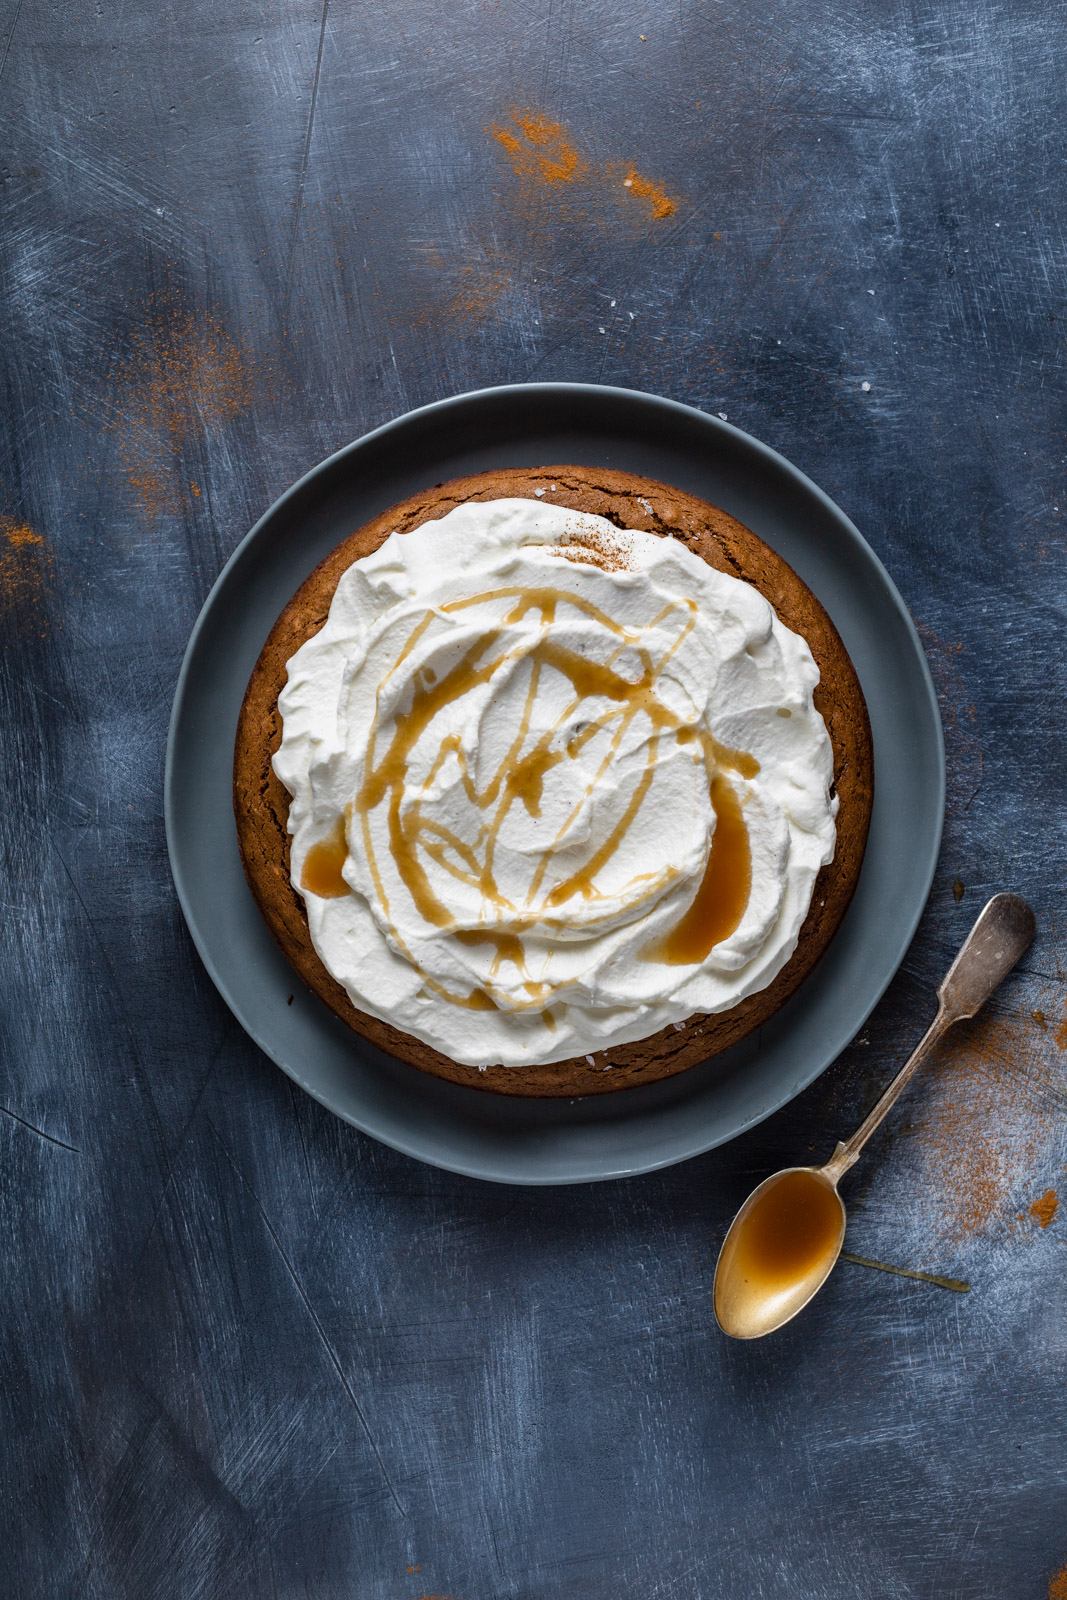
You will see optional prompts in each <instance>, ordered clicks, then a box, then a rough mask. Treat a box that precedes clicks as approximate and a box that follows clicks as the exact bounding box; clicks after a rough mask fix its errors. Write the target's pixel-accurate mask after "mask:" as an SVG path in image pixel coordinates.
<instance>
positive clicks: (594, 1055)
mask: <svg viewBox="0 0 1067 1600" xmlns="http://www.w3.org/2000/svg"><path fill="white" fill-rule="evenodd" d="M427 525H429V526H427ZM419 529H425V532H423V533H420V534H418V536H417V538H416V539H411V538H409V536H411V535H413V534H415V532H416V530H419ZM657 541H659V542H658V543H657ZM368 558H373V559H368ZM694 558H698V559H697V560H694ZM355 563H359V565H358V566H354V564H355ZM701 564H703V565H701ZM706 569H711V570H710V572H708V571H707V570H706ZM486 575H488V576H486ZM720 575H721V576H720ZM724 579H726V580H734V581H730V582H724V581H723V580H724ZM342 580H344V582H343V583H342ZM736 580H740V581H736ZM339 585H340V588H339ZM335 597H336V604H335ZM313 641H314V643H312V642H313ZM298 652H299V655H298ZM294 658H296V659H295V660H294ZM705 679H706V680H707V684H708V685H711V686H712V687H709V688H708V689H707V694H708V695H709V696H710V698H709V699H708V700H707V702H706V703H705V700H704V695H705ZM709 706H710V707H712V710H711V711H709V710H708V707H709ZM335 729H343V730H346V731H345V732H344V735H343V737H342V734H341V733H340V732H338V733H337V735H336V740H335V735H334V730H335ZM283 740H284V746H283ZM279 771H280V772H281V773H282V774H284V775H285V777H286V779H287V783H288V787H287V783H285V782H283V781H282V777H281V776H279ZM872 796H873V764H872V752H871V737H870V727H869V723H868V718H867V711H866V707H865V705H864V700H863V695H862V692H861V690H860V686H859V682H858V679H857V677H856V673H855V671H854V670H853V667H852V664H851V662H850V661H849V658H848V655H847V654H846V652H845V649H844V646H843V645H842V642H841V640H840V638H839V636H838V634H837V631H836V629H835V628H834V626H833V624H832V622H831V621H830V619H829V617H828V616H827V614H826V612H825V611H824V610H823V608H822V606H821V605H820V604H819V602H818V600H816V598H815V597H814V595H813V594H812V593H811V591H810V590H809V589H808V588H807V587H806V585H805V584H804V583H803V582H802V581H801V580H800V579H799V578H798V577H797V575H796V574H795V573H794V572H793V570H792V569H791V568H790V567H789V566H788V565H787V564H786V562H785V561H783V560H782V559H781V557H780V556H778V555H776V554H775V553H774V551H772V550H771V549H770V548H769V547H768V546H767V545H766V544H764V543H763V542H762V541H761V540H760V539H758V538H757V537H756V536H755V535H754V534H753V533H752V532H750V531H749V530H748V529H747V528H745V527H743V526H742V524H740V523H739V522H737V521H736V520H735V519H734V518H732V517H730V516H728V515H727V514H726V513H725V512H723V511H721V510H719V509H718V508H716V507H715V506H712V505H710V504H708V503H707V502H705V501H703V500H700V499H697V498H695V497H694V496H692V495H690V494H686V493H684V492H682V491H681V490H678V489H675V488H672V487H670V486H669V485H667V484H663V483H657V482H654V481H652V480H650V479H647V478H642V477H637V476H635V475H633V474H631V473H626V472H618V471H613V470H609V469H606V468H586V467H577V466H553V467H543V468H537V469H528V468H522V469H516V470H513V471H497V472H489V473H482V474H479V475H477V476H473V477H468V478H460V479H455V480H452V481H451V482H448V483H442V484H437V485H434V486H433V487H431V488H428V489H426V490H425V491H424V492H423V493H421V494H418V495H415V496H413V497H412V498H411V499H409V500H406V501H403V502H402V503H401V504H399V505H396V506H393V507H391V508H390V509H389V510H387V511H385V512H383V513H382V514H381V515H380V516H377V517H375V518H373V519H372V520H371V521H370V522H368V523H366V524H365V525H364V526H362V527H360V528H358V529H356V530H355V531H354V532H353V533H352V534H351V535H350V536H349V537H348V538H347V539H345V540H344V541H343V542H342V543H341V544H339V545H338V546H337V548H336V549H334V550H333V551H332V552H331V553H330V554H329V555H328V556H327V557H326V559H325V560H324V561H322V562H321V563H320V565H319V566H318V567H317V568H316V569H315V571H314V572H313V573H312V574H311V576H310V577H309V578H308V579H307V580H306V582H305V583H304V584H303V585H302V586H301V588H300V589H299V590H298V591H297V593H296V594H295V595H294V596H293V598H292V599H291V600H290V602H289V604H288V605H287V606H286V607H285V609H284V611H283V612H282V614H281V616H280V617H279V618H278V621H277V622H276V624H275V626H274V628H273V629H272V630H271V633H270V636H269V638H268V639H267V642H266V644H265V645H264V647H263V650H262V653H261V654H260V657H259V660H258V661H257V663H256V666H255V669H254V671H253V673H252V677H251V680H250V682H249V685H248V689H247V692H246V694H245V698H244V703H243V705H242V709H241V715H240V720H239V725H238V731H237V740H236V747H235V756H234V811H235V816H236V821H237V833H238V839H239V843H240V850H241V856H242V860H243V863H244V870H245V875H246V877H247V880H248V883H249V887H250V888H251V890H252V893H253V895H254V896H255V898H256V901H257V902H258V905H259V907H260V910H261V912H262V914H263V916H264V918H265V919H266V922H267V925H268V927H269V928H270V930H271V932H272V933H273V935H274V937H275V938H276V940H277V941H278V943H279V945H280V946H281V948H282V950H283V951H284V953H285V955H286V956H287V957H288V959H289V961H290V962H291V964H292V966H293V968H294V969H295V971H296V972H297V973H298V974H299V976H300V977H301V978H302V979H303V980H304V982H305V983H306V984H308V985H309V986H310V988H311V989H312V990H313V991H314V992H315V993H316V994H317V995H318V996H319V997H320V998H321V999H322V1000H323V1001H324V1002H325V1004H326V1005H328V1006H329V1007H330V1008H331V1009H332V1010H333V1011H334V1012H335V1013H336V1014H337V1015H338V1016H339V1017H341V1018H342V1019H343V1020H344V1021H345V1022H346V1023H348V1024H349V1025H350V1026H351V1027H352V1028H353V1029H355V1030H356V1032H358V1033H360V1034H362V1035H363V1036H364V1037H365V1038H367V1039H369V1040H370V1041H371V1042H372V1043H373V1044H375V1045H377V1046H378V1047H379V1048H381V1049H382V1050H384V1051H387V1052H388V1053H389V1054H390V1055H392V1056H394V1057H398V1058H399V1059H400V1060H402V1061H405V1062H408V1063H410V1064H411V1065H412V1066H414V1067H417V1068H420V1069H421V1070H423V1071H425V1072H430V1073H434V1074H436V1075H437V1076H438V1077H442V1078H447V1079H450V1080H451V1081H453V1082H455V1083H460V1084H465V1085H469V1086H470V1087H473V1088H477V1089H481V1090H488V1091H492V1092H496V1093H502V1094H512V1095H530V1096H543V1095H563V1096H578V1095H587V1094H603V1093H607V1092H610V1091H617V1090H620V1089H624V1088H630V1087H633V1086H636V1085H641V1084H648V1083H651V1082H653V1081H655V1080H656V1079H659V1078H665V1077H668V1076H670V1075H672V1074H674V1073H678V1072H682V1071H684V1070H685V1069H686V1068H688V1067H691V1066H693V1065H695V1064H696V1063H698V1062H701V1061H704V1060H706V1059H707V1058H708V1057H709V1056H712V1055H715V1054H716V1053H717V1052H719V1051H721V1050H724V1049H726V1048H727V1047H728V1046H729V1045H732V1044H734V1043H736V1042H737V1041H738V1040H740V1039H741V1038H743V1037H744V1036H745V1035H746V1034H748V1033H750V1032H751V1031H752V1030H753V1029H755V1028H757V1027H759V1026H760V1025H761V1024H762V1023H764V1022H765V1021H766V1020H767V1019H768V1018H769V1017H770V1016H771V1015H772V1014H773V1013H774V1012H775V1011H777V1010H778V1009H779V1007H781V1006H782V1005H783V1004H784V1003H785V1001H786V1000H788V999H789V997H790V996H791V995H792V994H793V993H794V992H795V991H796V989H797V988H798V986H799V985H800V984H801V983H802V982H803V981H804V979H805V978H806V977H807V975H808V974H809V973H810V972H811V971H812V969H813V967H814V966H815V964H816V963H817V962H818V960H819V959H820V957H821V956H822V955H823V953H824V952H825V950H826V948H827V946H828V945H829V943H830V940H831V939H832V937H833V935H834V933H835V931H836V929H837V927H838V925H839V924H840V922H841V919H842V917H843V916H844V913H845V911H846V909H847V907H848V904H849V901H850V900H851V898H852V894H853V891H854V889H855V886H856V882H857V879H858V876H859V871H860V866H861V863H862V859H863V852H864V846H865V843H866V838H867V830H868V824H869V821H870V814H871V804H872ZM294 852H295V856H296V874H297V882H296V884H294V881H293V877H292V876H291V869H292V868H293V865H294ZM309 913H310V921H309ZM327 962H328V963H329V969H328V966H327ZM330 969H332V970H330ZM357 1000H358V1002H359V1003H357ZM409 1030H410V1031H409Z"/></svg>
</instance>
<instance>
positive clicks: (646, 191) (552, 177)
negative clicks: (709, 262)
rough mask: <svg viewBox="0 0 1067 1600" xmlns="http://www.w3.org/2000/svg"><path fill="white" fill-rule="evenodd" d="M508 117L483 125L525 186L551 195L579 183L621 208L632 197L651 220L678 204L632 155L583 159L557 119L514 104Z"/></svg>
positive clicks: (671, 211) (629, 204) (628, 204)
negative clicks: (505, 121) (598, 160)
mask: <svg viewBox="0 0 1067 1600" xmlns="http://www.w3.org/2000/svg"><path fill="white" fill-rule="evenodd" d="M508 117H509V123H508V124H506V125H505V124H499V123H493V124H492V125H491V126H490V127H489V128H488V129H487V130H486V131H487V132H488V133H489V134H490V136H491V137H492V138H494V139H495V140H496V142H497V143H498V144H499V145H501V146H502V148H503V149H504V150H506V151H507V154H508V155H509V156H510V158H511V167H512V171H513V172H514V173H515V175H516V176H517V177H519V178H521V179H523V181H524V185H525V186H526V187H527V188H531V187H532V188H533V190H534V191H535V192H537V193H540V194H542V195H551V194H553V193H559V192H561V191H566V190H573V189H576V188H579V187H581V188H584V189H585V190H586V191H587V197H588V198H593V197H594V196H595V197H596V198H598V199H599V200H600V201H601V202H603V201H605V200H609V199H613V200H614V201H616V202H617V204H618V205H619V206H620V207H622V208H632V207H633V203H634V201H637V202H638V210H639V211H640V213H641V214H642V215H643V216H645V217H650V218H651V219H652V220H653V221H662V220H663V218H665V217H672V216H673V215H674V213H675V211H676V210H677V209H678V204H679V202H678V201H677V200H675V199H673V198H672V196H671V195H669V194H668V193H667V191H666V190H665V189H664V188H663V187H662V185H661V184H658V183H656V182H655V181H654V179H652V178H648V177H646V176H645V175H644V174H643V173H641V172H638V170H637V167H636V166H635V165H634V163H633V162H632V161H630V162H626V161H619V160H609V161H606V162H601V163H596V162H591V161H588V160H587V159H586V158H585V157H584V156H583V155H582V154H581V152H580V151H579V149H578V146H577V144H576V143H575V141H574V139H573V138H572V137H571V135H570V134H569V133H568V131H567V129H566V128H565V127H564V125H563V123H562V122H556V121H555V120H554V119H553V118H551V117H548V116H546V115H545V114H544V113H543V112H540V111H531V110H525V111H524V110H520V109H518V108H516V109H514V110H512V111H510V112H509V113H508Z"/></svg>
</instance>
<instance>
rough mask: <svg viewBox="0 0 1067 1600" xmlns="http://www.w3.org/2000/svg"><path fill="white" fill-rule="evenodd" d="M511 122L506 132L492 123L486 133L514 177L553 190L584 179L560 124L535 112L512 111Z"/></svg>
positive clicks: (580, 163)
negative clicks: (498, 147) (502, 152)
mask: <svg viewBox="0 0 1067 1600" xmlns="http://www.w3.org/2000/svg"><path fill="white" fill-rule="evenodd" d="M511 122H512V126H511V127H510V128H504V127H498V126H497V125H496V124H495V123H494V124H493V126H492V127H491V128H490V130H489V131H490V133H491V134H492V136H493V138H494V139H495V140H496V141H497V143H498V144H500V145H503V147H504V149H505V150H506V151H507V153H508V155H509V156H510V157H511V165H512V169H513V170H514V172H515V173H516V175H517V176H518V177H520V178H535V179H536V180H537V181H538V182H539V183H544V184H549V185H553V186H554V185H556V184H561V183H573V182H574V181H575V179H576V178H578V177H582V176H584V175H585V172H586V170H587V169H586V164H585V162H584V161H583V160H582V158H581V156H580V155H579V154H578V151H577V150H576V149H575V147H574V145H573V144H572V143H571V141H570V140H569V139H568V137H567V132H566V129H565V128H564V126H563V124H562V122H553V121H552V119H551V117H546V116H544V115H542V114H541V113H540V112H537V111H512V112H511Z"/></svg>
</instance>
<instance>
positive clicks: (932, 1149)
mask: <svg viewBox="0 0 1067 1600" xmlns="http://www.w3.org/2000/svg"><path fill="white" fill-rule="evenodd" d="M1062 1078H1063V1070H1062V1063H1061V1059H1060V1057H1059V1054H1058V1052H1057V1051H1055V1050H1054V1049H1052V1048H1051V1040H1050V1039H1049V1037H1048V1035H1047V1034H1046V1033H1044V1032H1043V1031H1042V1030H1041V1028H1040V1027H1039V1026H1038V1025H1036V1024H1035V1023H1034V1021H1033V1018H1032V1016H1031V1014H1030V1012H1029V1011H1024V1012H1020V1013H1018V1014H1017V1015H1016V1014H998V1013H997V1012H995V1011H989V1012H986V1013H984V1014H982V1015H980V1016H978V1017H977V1018H975V1019H974V1021H972V1022H966V1023H961V1024H960V1025H959V1026H958V1027H956V1028H953V1029H952V1031H951V1032H950V1033H949V1034H948V1035H947V1037H946V1038H945V1040H944V1042H943V1044H942V1045H941V1047H940V1049H939V1051H938V1054H937V1059H936V1061H935V1062H934V1063H933V1064H932V1065H931V1069H930V1084H929V1090H928V1093H927V1095H926V1096H925V1098H924V1100H923V1102H922V1106H921V1109H920V1110H919V1111H918V1113H917V1114H916V1117H915V1134H916V1139H917V1150H918V1153H919V1159H920V1160H921V1162H922V1164H923V1181H924V1183H925V1184H926V1185H927V1186H928V1192H929V1193H930V1194H931V1196H932V1197H933V1198H934V1199H935V1200H936V1203H937V1206H938V1220H939V1223H940V1229H941V1233H942V1237H943V1238H944V1239H945V1240H946V1241H950V1242H960V1241H962V1240H964V1239H967V1238H973V1237H975V1236H977V1235H979V1234H982V1233H984V1232H987V1231H988V1230H989V1229H990V1228H991V1227H993V1226H995V1225H997V1224H998V1223H1007V1222H1008V1221H1009V1219H1010V1216H1011V1215H1012V1214H1014V1212H1015V1209H1016V1208H1017V1206H1018V1198H1017V1197H1018V1195H1019V1191H1020V1189H1022V1190H1024V1192H1025V1188H1026V1187H1029V1186H1032V1185H1033V1182H1034V1179H1035V1177H1037V1176H1038V1175H1039V1174H1041V1173H1042V1172H1043V1171H1047V1170H1048V1165H1049V1159H1050V1156H1051V1155H1052V1153H1053V1151H1054V1149H1055V1145H1056V1139H1057V1130H1058V1126H1059V1117H1058V1114H1057V1109H1056V1106H1057V1098H1058V1097H1059V1096H1062V1092H1063V1086H1062ZM1031 1193H1033V1188H1032V1187H1031ZM1013 1201H1014V1205H1013ZM1039 1203H1041V1202H1039ZM1039 1220H1040V1219H1039ZM1065 1600H1067V1597H1065Z"/></svg>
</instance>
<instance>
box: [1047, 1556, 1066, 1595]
mask: <svg viewBox="0 0 1067 1600" xmlns="http://www.w3.org/2000/svg"><path fill="white" fill-rule="evenodd" d="M1048 1600H1067V1564H1065V1565H1064V1566H1062V1567H1061V1568H1060V1570H1059V1572H1054V1573H1053V1575H1052V1578H1051V1580H1050V1582H1049V1586H1048Z"/></svg>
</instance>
